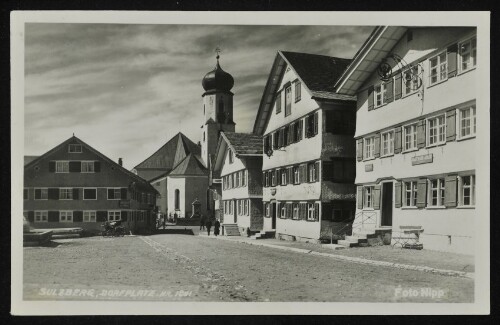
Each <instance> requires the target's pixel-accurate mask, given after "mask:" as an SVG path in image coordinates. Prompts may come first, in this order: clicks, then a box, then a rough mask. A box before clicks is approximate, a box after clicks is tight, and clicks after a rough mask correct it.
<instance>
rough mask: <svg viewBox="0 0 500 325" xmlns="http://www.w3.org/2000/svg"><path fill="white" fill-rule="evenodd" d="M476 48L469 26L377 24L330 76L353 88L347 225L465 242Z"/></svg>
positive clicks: (341, 87)
mask: <svg viewBox="0 0 500 325" xmlns="http://www.w3.org/2000/svg"><path fill="white" fill-rule="evenodd" d="M476 51H477V50H476V29H475V28H462V27H445V28H444V27H425V28H406V27H393V26H391V27H389V26H379V27H376V28H375V29H374V31H373V32H372V34H371V35H370V38H369V39H368V40H367V41H366V42H365V44H364V45H363V46H362V48H361V50H360V51H359V52H358V53H357V55H356V56H355V58H354V59H353V63H352V64H351V65H350V66H349V68H348V69H347V70H346V72H345V73H344V75H343V76H342V78H341V79H340V80H339V81H338V82H337V84H336V90H337V92H339V93H342V94H346V95H357V117H356V134H355V139H356V142H357V154H356V155H357V164H356V185H357V206H356V212H357V214H356V215H357V216H359V220H360V222H359V229H355V231H360V230H362V229H368V228H386V229H391V230H392V233H393V239H392V242H393V243H394V241H395V239H394V237H395V236H394V235H395V234H396V235H397V234H398V233H399V232H401V227H402V226H403V228H404V227H405V226H406V227H408V226H416V227H421V228H422V229H423V233H422V234H421V235H420V242H421V243H422V244H423V247H424V248H427V249H434V250H442V251H453V252H460V253H472V252H473V251H474V248H473V246H474V245H473V236H474V234H473V228H472V227H471V225H473V224H474V218H475V210H474V205H475V186H476V183H475V181H476V179H475V168H476V166H475V154H474V152H475V146H476V145H477V143H476V140H475V133H476V92H475V89H476V85H477V76H476V72H475V67H476V65H477V59H476V58H477V55H476V54H477V52H476ZM481 109H487V108H481ZM367 216H373V217H367ZM355 223H356V221H355Z"/></svg>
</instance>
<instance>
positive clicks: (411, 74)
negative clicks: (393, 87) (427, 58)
mask: <svg viewBox="0 0 500 325" xmlns="http://www.w3.org/2000/svg"><path fill="white" fill-rule="evenodd" d="M419 67H420V66H419V65H415V66H413V67H410V68H408V69H406V70H405V71H403V96H408V95H411V94H413V93H415V92H416V91H417V90H418V88H419V87H420V77H419V72H420V68H419Z"/></svg>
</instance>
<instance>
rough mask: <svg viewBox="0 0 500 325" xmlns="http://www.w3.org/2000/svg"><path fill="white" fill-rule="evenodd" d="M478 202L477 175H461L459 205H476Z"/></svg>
mask: <svg viewBox="0 0 500 325" xmlns="http://www.w3.org/2000/svg"><path fill="white" fill-rule="evenodd" d="M475 204H476V177H475V175H468V176H461V177H459V193H458V205H460V206H474V205H475Z"/></svg>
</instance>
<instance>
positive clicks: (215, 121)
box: [201, 53, 235, 168]
mask: <svg viewBox="0 0 500 325" xmlns="http://www.w3.org/2000/svg"><path fill="white" fill-rule="evenodd" d="M216 58H217V64H216V65H215V68H214V69H213V70H212V71H210V72H208V73H207V74H206V75H205V77H203V80H202V86H203V89H205V93H203V96H202V97H203V126H202V129H203V133H202V136H201V157H202V159H203V163H204V164H205V166H206V167H207V168H210V163H209V161H210V159H211V157H213V156H214V155H215V150H216V149H217V142H218V140H219V133H220V132H221V131H228V132H234V129H235V123H234V121H233V93H232V92H231V88H233V85H234V79H233V77H232V76H231V75H230V74H229V73H227V72H225V71H224V70H222V68H221V67H220V65H219V54H218V53H217V57H216Z"/></svg>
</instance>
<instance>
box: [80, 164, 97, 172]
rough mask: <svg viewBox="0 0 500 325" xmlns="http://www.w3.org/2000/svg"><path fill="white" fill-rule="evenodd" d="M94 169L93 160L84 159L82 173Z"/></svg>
mask: <svg viewBox="0 0 500 325" xmlns="http://www.w3.org/2000/svg"><path fill="white" fill-rule="evenodd" d="M94 171H95V170H94V162H93V161H82V173H93V172H94Z"/></svg>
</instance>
